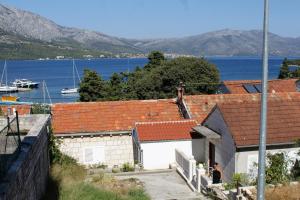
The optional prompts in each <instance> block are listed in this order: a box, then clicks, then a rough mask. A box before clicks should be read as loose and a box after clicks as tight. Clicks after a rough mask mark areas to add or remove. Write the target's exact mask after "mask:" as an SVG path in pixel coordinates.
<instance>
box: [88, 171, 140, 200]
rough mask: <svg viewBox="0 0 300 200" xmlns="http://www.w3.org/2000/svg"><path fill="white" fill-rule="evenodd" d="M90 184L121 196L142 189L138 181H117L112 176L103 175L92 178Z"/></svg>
mask: <svg viewBox="0 0 300 200" xmlns="http://www.w3.org/2000/svg"><path fill="white" fill-rule="evenodd" d="M91 183H92V184H93V185H94V186H96V187H98V188H102V189H105V190H109V191H113V192H115V193H117V194H119V195H121V196H123V195H127V194H128V192H129V191H131V190H142V189H143V184H142V183H141V182H140V181H139V180H138V179H133V178H130V179H124V180H117V179H115V178H114V177H113V176H111V175H108V174H104V173H100V174H98V175H96V176H94V177H93V179H92V181H91Z"/></svg>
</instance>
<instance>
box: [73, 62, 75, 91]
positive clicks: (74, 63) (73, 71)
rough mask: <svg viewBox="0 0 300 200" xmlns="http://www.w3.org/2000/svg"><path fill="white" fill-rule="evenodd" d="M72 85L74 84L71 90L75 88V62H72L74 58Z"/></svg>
mask: <svg viewBox="0 0 300 200" xmlns="http://www.w3.org/2000/svg"><path fill="white" fill-rule="evenodd" d="M73 83H74V87H73V88H75V61H74V58H73Z"/></svg>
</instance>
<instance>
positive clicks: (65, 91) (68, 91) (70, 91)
mask: <svg viewBox="0 0 300 200" xmlns="http://www.w3.org/2000/svg"><path fill="white" fill-rule="evenodd" d="M75 73H76V74H77V77H78V80H79V83H80V81H81V80H80V77H79V74H78V70H77V68H76V65H75V61H74V59H73V83H74V85H73V88H64V89H62V90H61V94H74V93H78V88H77V87H76V81H75Z"/></svg>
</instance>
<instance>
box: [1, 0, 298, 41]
mask: <svg viewBox="0 0 300 200" xmlns="http://www.w3.org/2000/svg"><path fill="white" fill-rule="evenodd" d="M0 2H2V3H3V4H6V5H11V6H15V7H18V8H21V9H25V10H29V11H32V12H34V13H38V14H40V15H42V16H44V17H47V18H49V19H51V20H53V21H54V22H56V23H58V24H60V25H64V26H72V27H78V28H85V29H91V30H96V31H100V32H103V33H106V34H109V35H114V36H119V37H127V38H159V37H181V36H188V35H195V34H200V33H204V32H208V31H214V30H220V29H225V28H230V29H242V30H250V29H261V28H262V20H263V0H0ZM299 8H300V0H270V31H271V32H273V33H276V34H279V35H282V36H292V37H299V36H300V25H299V19H300V12H299Z"/></svg>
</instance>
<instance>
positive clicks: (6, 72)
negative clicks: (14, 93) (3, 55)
mask: <svg viewBox="0 0 300 200" xmlns="http://www.w3.org/2000/svg"><path fill="white" fill-rule="evenodd" d="M4 67H5V85H6V87H7V66H6V60H5V63H4Z"/></svg>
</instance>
